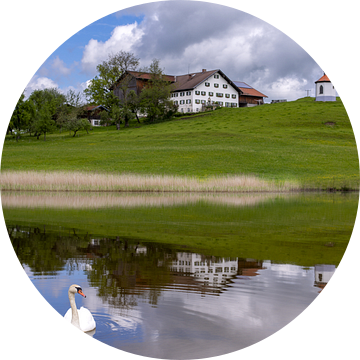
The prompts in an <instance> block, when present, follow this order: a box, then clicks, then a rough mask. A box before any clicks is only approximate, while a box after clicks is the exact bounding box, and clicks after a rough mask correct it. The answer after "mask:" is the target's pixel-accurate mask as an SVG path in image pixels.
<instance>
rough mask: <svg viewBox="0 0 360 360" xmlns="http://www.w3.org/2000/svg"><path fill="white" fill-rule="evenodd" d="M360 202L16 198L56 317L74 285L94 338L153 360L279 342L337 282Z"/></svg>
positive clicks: (319, 197)
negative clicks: (91, 322) (285, 329)
mask: <svg viewBox="0 0 360 360" xmlns="http://www.w3.org/2000/svg"><path fill="white" fill-rule="evenodd" d="M357 201H358V194H347V195H343V194H296V195H290V196H284V195H279V194H266V195H259V194H258V195H228V196H225V195H211V196H209V195H207V196H205V195H204V196H199V195H186V196H179V195H169V194H168V195H166V196H165V195H144V194H131V195H114V194H113V195H110V194H91V195H90V194H87V195H86V194H85V195H84V194H67V195H59V194H42V195H41V194H21V193H16V194H11V193H3V194H2V202H3V210H4V215H5V221H6V225H7V228H8V232H9V236H10V240H11V242H12V244H13V247H14V249H15V252H16V254H17V256H18V258H19V260H20V263H21V264H22V266H23V268H24V270H25V272H26V273H27V275H28V276H29V278H30V279H31V281H32V282H33V284H34V285H35V286H36V288H37V289H38V290H39V292H40V293H41V294H42V295H43V296H44V298H45V299H46V300H47V301H48V302H49V303H50V304H51V305H52V306H53V307H54V309H55V310H56V311H58V312H59V313H60V314H62V315H63V314H65V312H66V311H67V309H68V308H69V300H68V295H67V291H68V288H69V286H70V285H71V284H73V283H75V284H79V285H81V286H82V289H83V291H84V293H85V294H86V296H87V297H86V299H85V298H82V297H81V296H76V301H77V305H78V306H77V307H78V308H79V307H80V306H85V307H87V308H88V309H89V310H90V311H91V312H92V314H93V315H94V318H95V321H96V324H97V327H96V330H95V332H94V333H93V334H91V335H90V336H93V337H94V338H95V339H98V340H99V341H102V342H104V343H106V344H108V345H110V346H113V347H115V348H118V349H122V350H124V351H127V352H130V353H134V354H139V355H145V356H148V357H155V358H169V359H189V358H192V359H194V358H205V357H211V356H216V355H222V354H226V353H229V352H233V351H236V350H239V349H242V348H245V347H247V346H250V345H252V344H254V343H256V342H258V341H261V340H262V339H264V338H266V337H268V336H270V335H272V334H273V333H274V332H276V331H278V330H279V329H281V328H282V327H284V326H285V325H287V324H288V323H289V322H291V321H292V320H293V319H294V318H295V317H297V316H298V315H299V314H300V313H301V312H302V311H303V310H304V309H306V308H307V307H308V306H309V305H310V304H311V303H312V302H313V301H314V299H316V297H317V296H318V295H319V294H320V293H321V291H322V289H323V288H324V287H325V286H326V284H327V283H328V282H329V280H330V279H331V276H332V275H333V274H334V272H335V270H336V268H337V267H338V266H339V262H340V260H341V257H342V255H343V253H344V251H345V249H346V246H347V243H348V241H349V239H350V235H351V231H352V227H353V225H354V221H355V216H356V210H357Z"/></svg>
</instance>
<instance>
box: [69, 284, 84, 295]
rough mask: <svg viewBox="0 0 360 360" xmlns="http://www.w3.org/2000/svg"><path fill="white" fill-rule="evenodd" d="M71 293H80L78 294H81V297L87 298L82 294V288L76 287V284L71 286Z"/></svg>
mask: <svg viewBox="0 0 360 360" xmlns="http://www.w3.org/2000/svg"><path fill="white" fill-rule="evenodd" d="M69 293H73V294H76V293H78V294H80V295H81V296H83V297H85V298H86V296H85V294H84V293H83V292H82V288H81V286H79V285H75V284H74V285H71V286H70V287H69Z"/></svg>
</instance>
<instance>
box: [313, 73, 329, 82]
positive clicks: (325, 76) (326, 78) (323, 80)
mask: <svg viewBox="0 0 360 360" xmlns="http://www.w3.org/2000/svg"><path fill="white" fill-rule="evenodd" d="M318 82H331V81H330V79H329V78H328V77H327V75H326V74H324V75H323V76H322V77H321V78H320V79H319V80H318V81H315V84H316V83H318Z"/></svg>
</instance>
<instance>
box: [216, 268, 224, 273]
mask: <svg viewBox="0 0 360 360" xmlns="http://www.w3.org/2000/svg"><path fill="white" fill-rule="evenodd" d="M222 271H223V269H222V268H221V267H217V268H215V272H217V273H221V272H222Z"/></svg>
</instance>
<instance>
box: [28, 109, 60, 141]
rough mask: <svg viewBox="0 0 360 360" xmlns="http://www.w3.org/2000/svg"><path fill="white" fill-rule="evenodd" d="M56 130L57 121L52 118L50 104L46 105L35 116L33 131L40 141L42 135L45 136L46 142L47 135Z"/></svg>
mask: <svg viewBox="0 0 360 360" xmlns="http://www.w3.org/2000/svg"><path fill="white" fill-rule="evenodd" d="M55 129H56V126H55V121H54V120H53V119H52V116H51V107H50V104H47V103H45V104H44V105H43V106H42V107H41V108H40V109H39V110H38V111H37V112H36V115H35V120H34V122H33V123H32V130H33V131H34V132H35V134H36V136H37V138H38V139H39V137H40V135H41V134H44V141H46V134H47V133H49V132H52V131H54V130H55Z"/></svg>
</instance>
